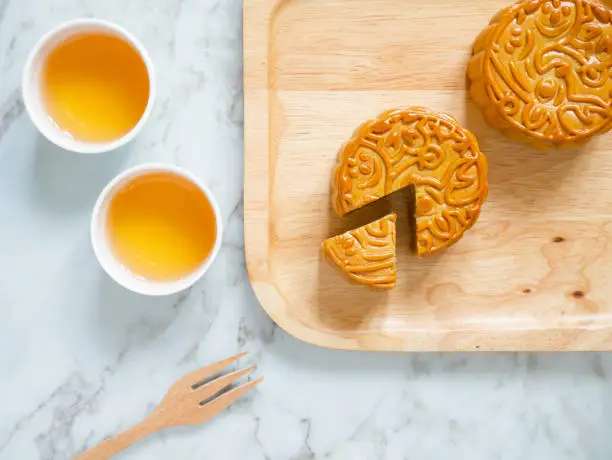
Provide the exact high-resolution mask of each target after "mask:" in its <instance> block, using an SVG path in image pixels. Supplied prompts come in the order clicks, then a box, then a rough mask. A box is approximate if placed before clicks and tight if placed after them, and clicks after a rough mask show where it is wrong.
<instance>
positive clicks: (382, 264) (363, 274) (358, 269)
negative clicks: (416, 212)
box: [323, 214, 396, 289]
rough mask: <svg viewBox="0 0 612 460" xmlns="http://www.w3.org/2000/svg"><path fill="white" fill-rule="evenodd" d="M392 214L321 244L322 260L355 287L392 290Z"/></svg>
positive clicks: (393, 230)
mask: <svg viewBox="0 0 612 460" xmlns="http://www.w3.org/2000/svg"><path fill="white" fill-rule="evenodd" d="M395 218H396V217H395V214H389V215H387V216H385V217H383V218H382V219H379V220H375V221H374V222H372V223H369V224H367V225H364V226H363V227H359V228H356V229H355V230H351V231H349V232H346V233H343V234H342V235H338V236H334V237H332V238H329V239H327V240H325V241H324V242H323V252H324V254H325V258H326V259H327V260H328V261H329V262H330V263H331V264H332V265H335V266H336V267H338V268H339V269H340V270H341V271H342V272H343V273H344V274H346V275H347V276H348V277H349V278H350V279H351V280H353V281H354V282H356V283H360V284H364V285H366V286H369V287H372V288H376V289H392V288H394V287H395V278H396V270H395Z"/></svg>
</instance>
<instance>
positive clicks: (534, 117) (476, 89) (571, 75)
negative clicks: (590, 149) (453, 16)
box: [467, 0, 612, 149]
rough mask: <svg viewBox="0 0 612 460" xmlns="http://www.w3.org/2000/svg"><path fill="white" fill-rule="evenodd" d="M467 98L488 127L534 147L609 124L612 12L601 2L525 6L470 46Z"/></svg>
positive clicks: (582, 137)
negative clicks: (478, 111) (479, 110)
mask: <svg viewBox="0 0 612 460" xmlns="http://www.w3.org/2000/svg"><path fill="white" fill-rule="evenodd" d="M472 53H473V56H472V58H471V59H470V61H469V63H468V70H467V74H468V79H469V81H470V94H471V96H472V99H473V100H474V102H475V103H476V104H477V105H478V106H480V108H481V109H482V111H483V113H484V117H485V119H486V121H487V122H488V123H489V124H490V125H491V126H493V127H495V128H497V129H499V130H500V131H501V132H502V133H503V134H505V135H506V136H508V137H509V138H511V139H514V140H519V141H526V142H528V143H530V144H531V145H532V146H534V147H536V148H540V149H547V148H551V147H574V146H576V145H580V144H583V143H584V142H586V141H587V140H588V139H589V138H591V137H592V136H595V135H597V134H602V133H605V132H606V131H608V130H609V129H610V127H611V126H612V79H611V78H610V68H611V67H612V14H611V12H610V10H609V9H608V8H606V7H605V6H604V5H603V2H600V3H597V2H595V1H590V0H523V1H519V2H518V3H516V4H514V5H511V6H509V7H507V8H505V9H503V10H501V11H500V12H498V13H497V14H496V15H495V16H494V17H493V19H491V22H490V24H489V26H488V27H487V28H486V29H485V30H483V31H482V32H481V34H480V35H479V36H478V38H477V39H476V42H475V43H474V46H473V50H472Z"/></svg>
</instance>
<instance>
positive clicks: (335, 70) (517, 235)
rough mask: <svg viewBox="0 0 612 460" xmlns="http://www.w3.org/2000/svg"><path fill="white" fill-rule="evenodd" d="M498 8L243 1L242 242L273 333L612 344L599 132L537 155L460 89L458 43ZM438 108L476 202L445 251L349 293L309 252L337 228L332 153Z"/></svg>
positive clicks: (610, 266)
mask: <svg viewBox="0 0 612 460" xmlns="http://www.w3.org/2000/svg"><path fill="white" fill-rule="evenodd" d="M508 4H509V2H507V1H505V0H436V1H422V0H405V1H397V0H377V1H366V0H285V1H280V0H245V2H244V59H245V76H244V79H245V191H244V208H245V239H246V257H247V264H248V269H249V274H250V277H251V282H252V285H253V288H254V290H255V293H256V295H257V297H258V298H259V300H260V301H261V304H262V305H263V307H264V309H265V310H266V311H267V312H268V314H269V315H270V316H271V317H272V319H273V320H274V321H276V322H277V323H278V325H279V326H281V327H282V328H283V329H285V330H286V331H287V332H289V333H290V334H292V335H294V336H296V337H297V338H299V339H302V340H305V341H307V342H311V343H313V344H317V345H321V346H325V347H332V348H342V349H353V350H419V351H430V350H431V351H433V350H603V349H610V348H612V134H611V135H607V136H604V137H601V138H597V139H595V140H594V141H592V142H591V143H590V144H589V145H588V146H587V147H585V148H583V149H582V150H578V151H577V150H566V151H551V152H537V151H534V150H531V149H529V148H527V147H525V146H523V145H521V144H517V143H513V142H511V141H508V140H506V139H505V138H503V137H502V136H501V135H500V134H499V133H498V132H496V131H495V130H493V129H491V128H489V127H488V126H486V125H485V123H484V121H483V117H482V116H481V114H480V112H479V111H478V109H477V108H476V107H475V106H474V105H473V103H472V102H471V101H470V100H469V98H468V97H467V95H466V92H465V67H466V61H467V59H468V57H469V53H470V47H471V44H472V41H473V40H474V39H475V37H476V35H477V34H478V33H479V31H480V30H481V29H482V28H484V27H485V26H486V25H487V23H488V21H489V19H490V18H491V16H492V15H493V14H494V13H496V12H497V11H498V10H499V9H500V8H502V7H504V6H507V5H508ZM408 105H422V106H426V107H429V108H431V109H433V110H437V111H446V112H449V113H451V114H453V115H454V116H455V117H457V118H458V119H459V121H460V122H461V123H462V124H463V126H465V127H467V128H469V129H471V130H472V131H473V132H474V133H475V134H476V136H477V137H478V139H479V141H480V144H481V148H482V150H483V151H484V152H485V153H486V154H487V156H488V158H489V164H490V173H489V181H490V194H489V199H488V201H487V203H486V204H485V208H484V211H483V214H482V216H481V218H480V221H479V222H478V223H477V224H476V226H475V227H474V229H473V230H472V231H470V232H469V233H467V234H466V236H465V237H464V238H463V239H462V240H461V241H460V242H459V243H458V244H457V245H455V246H454V247H453V248H451V249H450V250H448V251H446V252H445V253H444V254H439V255H437V256H433V257H429V258H425V259H422V260H419V259H416V258H414V257H412V256H411V255H410V254H409V252H408V248H407V247H406V240H407V238H401V236H402V235H401V231H400V234H399V238H400V240H401V241H400V242H402V245H403V246H402V245H400V246H402V247H400V249H399V254H398V257H399V259H400V260H399V273H398V287H397V288H396V289H395V290H394V291H391V292H389V293H376V292H371V291H368V290H367V289H365V288H361V287H359V286H353V285H350V284H348V283H346V282H345V280H344V279H343V278H342V277H341V276H340V275H339V274H338V273H337V272H336V271H335V270H334V269H332V268H330V267H328V266H327V265H326V264H325V263H324V262H322V260H321V257H320V252H319V247H320V244H321V241H322V240H323V239H324V238H326V237H328V236H330V235H332V234H334V233H335V232H338V231H340V230H342V225H343V223H342V222H341V221H340V219H338V218H337V217H336V216H335V215H334V214H333V212H332V210H331V207H330V200H329V182H330V175H331V171H332V168H333V166H334V164H335V161H336V152H337V150H338V148H339V146H340V145H341V144H342V143H343V142H344V141H345V140H346V139H347V138H348V137H349V136H350V135H351V133H352V132H353V130H354V129H355V128H356V127H357V126H358V125H359V124H360V123H361V122H363V121H364V120H367V119H369V118H372V117H374V116H376V115H377V114H378V113H379V112H381V111H383V110H384V109H387V108H392V107H396V106H408Z"/></svg>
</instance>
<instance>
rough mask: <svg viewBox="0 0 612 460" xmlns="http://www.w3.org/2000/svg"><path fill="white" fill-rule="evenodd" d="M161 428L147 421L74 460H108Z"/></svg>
mask: <svg viewBox="0 0 612 460" xmlns="http://www.w3.org/2000/svg"><path fill="white" fill-rule="evenodd" d="M161 428H163V427H161V426H159V425H158V424H155V423H153V420H152V419H150V418H149V419H145V420H143V421H142V422H140V423H139V424H138V425H135V426H133V427H132V428H129V429H127V430H126V431H124V432H123V433H119V434H118V435H116V436H113V437H112V438H108V439H106V440H104V441H102V442H101V443H100V444H98V445H97V446H96V447H93V448H92V449H90V450H88V451H86V452H83V453H82V454H79V455H77V456H75V457H74V458H73V460H106V459H107V458H111V457H112V456H113V455H116V454H118V453H119V452H121V451H123V450H125V449H127V448H128V447H130V446H131V445H132V444H134V443H136V442H138V441H140V440H141V439H143V438H145V437H147V436H148V435H150V434H151V433H154V432H156V431H158V430H160V429H161Z"/></svg>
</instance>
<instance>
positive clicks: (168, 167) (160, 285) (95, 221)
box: [90, 163, 223, 296]
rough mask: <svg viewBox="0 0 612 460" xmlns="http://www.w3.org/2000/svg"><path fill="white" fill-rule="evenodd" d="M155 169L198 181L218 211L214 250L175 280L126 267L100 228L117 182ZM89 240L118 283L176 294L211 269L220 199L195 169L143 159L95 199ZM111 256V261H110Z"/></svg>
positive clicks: (132, 288) (219, 239)
mask: <svg viewBox="0 0 612 460" xmlns="http://www.w3.org/2000/svg"><path fill="white" fill-rule="evenodd" d="M155 172H168V173H174V174H177V175H179V176H181V177H183V178H185V179H187V180H189V181H190V182H191V183H193V184H194V185H196V186H197V187H198V188H199V189H200V190H201V191H202V192H203V193H204V195H205V196H206V198H207V199H208V201H209V203H210V205H211V207H212V208H213V213H214V215H215V220H216V232H217V234H216V239H215V244H214V245H213V248H212V250H211V251H210V253H209V254H208V256H207V257H206V259H205V260H204V261H203V262H202V264H201V265H200V266H199V267H198V268H197V269H196V270H194V271H193V272H191V273H190V274H188V275H187V276H185V277H183V278H180V279H178V280H174V281H167V282H164V281H152V280H146V279H143V278H140V277H138V276H136V275H134V274H133V273H131V272H130V271H129V270H128V269H127V268H126V267H124V266H123V265H122V264H121V263H120V262H119V261H118V260H117V259H116V258H115V257H114V255H113V254H112V250H111V248H110V247H108V246H106V248H105V247H103V246H104V244H103V242H102V241H101V240H102V239H103V238H104V235H105V233H104V229H102V231H101V229H100V227H101V225H103V224H104V223H105V222H104V220H105V219H102V217H101V216H102V212H103V211H104V209H103V207H104V205H105V204H106V203H107V202H108V201H109V200H110V198H111V197H112V196H114V194H115V193H116V192H117V191H118V190H119V189H118V186H119V185H120V184H121V183H122V182H126V181H127V180H128V179H131V178H135V177H138V176H141V175H144V174H149V173H155ZM90 240H91V245H92V247H93V251H94V254H95V256H96V259H97V260H98V262H99V263H100V265H101V266H102V269H103V270H104V271H105V272H106V274H107V275H108V276H110V277H111V278H112V279H113V280H114V281H115V282H116V283H117V284H119V285H121V286H123V287H124V288H125V289H127V290H129V291H132V292H135V293H138V294H143V295H149V296H163V295H170V294H176V293H177V292H180V291H183V290H185V289H188V288H190V287H191V286H193V285H194V284H195V283H196V282H198V281H199V280H200V279H201V278H202V277H203V276H204V274H205V273H206V272H207V271H208V269H209V268H210V267H211V265H212V264H213V262H214V260H215V258H216V257H217V254H218V253H219V251H220V250H221V244H222V241H223V223H222V221H221V210H220V208H219V205H218V203H217V200H216V198H215V196H214V195H213V193H212V191H211V190H210V189H209V188H208V186H207V185H206V184H205V183H204V182H203V181H202V180H200V179H199V178H198V177H197V176H196V175H195V174H193V173H192V172H190V171H188V170H186V169H184V168H181V167H179V166H175V165H172V164H166V163H143V164H139V165H136V166H133V167H131V168H128V169H126V170H124V171H122V172H121V173H119V174H118V175H116V176H115V177H114V178H113V179H112V180H111V181H110V182H109V183H108V184H107V185H106V186H105V187H104V189H103V190H102V192H100V195H99V196H98V199H97V200H96V204H95V205H94V208H93V211H92V214H91V222H90ZM105 250H106V251H107V252H108V253H109V254H110V257H105V256H104V255H105V252H104V251H105ZM110 260H112V263H111V262H110ZM111 265H112V266H111Z"/></svg>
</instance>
